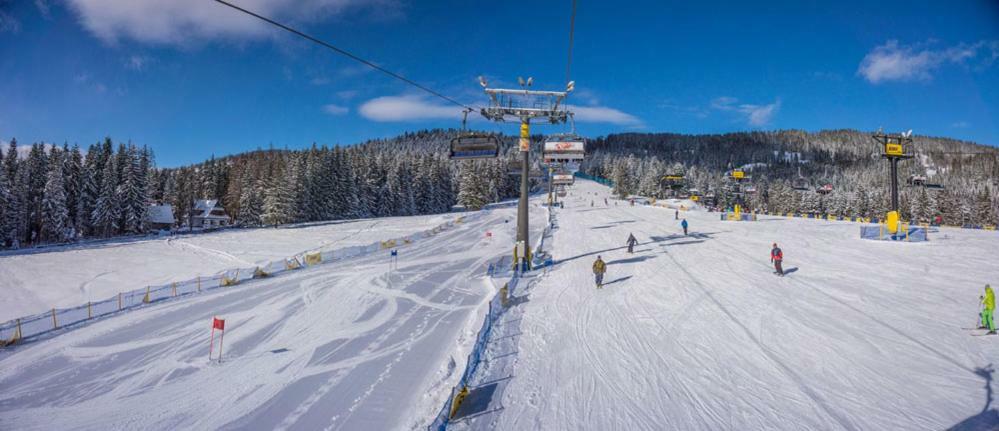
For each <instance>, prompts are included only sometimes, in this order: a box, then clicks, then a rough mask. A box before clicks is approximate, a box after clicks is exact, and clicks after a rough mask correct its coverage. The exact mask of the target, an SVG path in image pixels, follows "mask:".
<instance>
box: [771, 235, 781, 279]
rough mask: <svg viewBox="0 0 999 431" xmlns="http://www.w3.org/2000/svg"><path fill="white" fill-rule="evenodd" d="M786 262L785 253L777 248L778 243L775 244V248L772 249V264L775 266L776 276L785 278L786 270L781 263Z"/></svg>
mask: <svg viewBox="0 0 999 431" xmlns="http://www.w3.org/2000/svg"><path fill="white" fill-rule="evenodd" d="M782 261H784V252H782V251H781V250H780V247H777V243H776V242H775V243H774V248H772V249H770V262H773V264H774V274H777V275H779V276H781V277H783V276H784V268H782V267H781V262H782Z"/></svg>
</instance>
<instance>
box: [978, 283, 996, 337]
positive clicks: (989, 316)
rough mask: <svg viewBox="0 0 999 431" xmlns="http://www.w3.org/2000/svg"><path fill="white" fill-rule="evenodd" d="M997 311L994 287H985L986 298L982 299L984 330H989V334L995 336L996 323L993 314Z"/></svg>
mask: <svg viewBox="0 0 999 431" xmlns="http://www.w3.org/2000/svg"><path fill="white" fill-rule="evenodd" d="M995 311H996V294H995V292H993V291H992V286H989V285H988V284H986V285H985V296H983V297H982V313H981V315H982V326H981V328H982V329H988V330H989V334H993V335H995V333H996V322H995V317H994V316H993V314H994V313H995Z"/></svg>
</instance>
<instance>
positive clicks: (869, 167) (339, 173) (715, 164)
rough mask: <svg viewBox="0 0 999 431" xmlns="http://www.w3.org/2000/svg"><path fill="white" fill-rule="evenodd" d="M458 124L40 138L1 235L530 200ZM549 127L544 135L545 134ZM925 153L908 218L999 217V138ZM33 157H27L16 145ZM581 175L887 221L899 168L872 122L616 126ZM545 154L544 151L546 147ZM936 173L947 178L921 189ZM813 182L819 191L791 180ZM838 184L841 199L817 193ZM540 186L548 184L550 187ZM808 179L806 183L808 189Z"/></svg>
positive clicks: (14, 242)
mask: <svg viewBox="0 0 999 431" xmlns="http://www.w3.org/2000/svg"><path fill="white" fill-rule="evenodd" d="M456 133H458V132H457V131H455V130H424V131H418V132H413V133H406V134H404V135H401V136H398V137H395V138H391V139H379V140H371V141H368V142H365V143H362V144H358V145H352V146H344V147H341V146H335V147H329V146H319V145H313V146H312V147H311V148H307V149H304V150H287V149H266V150H256V151H252V152H248V153H243V154H238V155H232V156H226V157H219V158H215V157H213V158H211V159H209V160H207V161H204V162H201V163H196V164H192V165H188V166H181V167H172V168H158V167H156V165H155V160H154V156H153V153H152V151H151V150H149V149H148V148H145V147H139V146H136V145H133V144H131V143H117V144H116V143H115V142H114V141H113V140H112V139H111V138H106V139H104V140H103V141H101V142H98V143H95V144H93V145H90V146H89V147H87V148H86V149H82V148H80V147H79V146H76V145H74V146H68V145H63V146H61V147H58V146H51V145H43V144H40V143H36V144H33V145H31V146H30V150H29V151H24V150H23V149H21V150H20V151H19V150H18V145H19V144H18V143H17V141H16V140H15V139H12V140H11V141H10V143H9V145H8V147H7V148H6V149H4V151H2V155H0V167H2V172H0V244H2V245H3V246H4V247H8V248H16V247H23V246H28V245H36V244H49V243H60V242H68V241H77V240H81V239H88V238H107V237H113V236H119V235H130V234H142V233H145V232H146V231H147V227H146V223H145V222H144V221H145V220H146V217H147V212H148V211H149V205H150V204H170V205H171V206H172V208H173V214H174V217H175V220H174V221H175V226H178V227H180V226H184V225H185V223H186V221H187V214H189V213H190V210H191V207H192V205H193V203H194V201H195V200H199V199H217V200H219V202H220V203H221V205H222V206H223V207H224V208H225V211H226V214H227V215H228V216H229V217H230V218H231V220H232V222H233V224H234V225H237V226H245V227H253V226H272V225H281V224H287V223H298V222H312V221H325V220H338V219H352V218H366V217H386V216H408V215H419V214H433V213H441V212H447V211H450V210H451V209H452V208H453V207H454V206H455V205H461V206H463V207H465V208H468V209H477V208H481V207H482V206H483V205H485V204H488V203H491V202H497V201H499V200H503V199H508V198H511V197H515V196H516V195H517V193H518V190H519V189H518V185H519V183H518V181H519V177H517V176H512V175H509V172H510V171H511V170H518V169H519V168H516V167H515V166H516V162H515V160H516V158H515V156H516V153H515V149H514V146H513V142H514V140H513V139H512V138H510V137H504V139H503V140H502V141H503V149H502V151H501V157H500V158H498V159H493V160H480V161H451V160H448V157H447V150H448V142H449V141H450V139H451V138H452V137H454V136H455V134H456ZM542 139H543V137H541V136H538V137H536V141H541V140H542ZM914 150H915V153H916V154H917V157H916V158H914V159H911V160H906V161H904V162H902V164H901V165H900V170H899V177H900V183H901V185H902V187H901V190H902V191H901V196H900V206H901V208H900V210H901V212H902V215H903V217H904V218H905V219H908V220H914V221H919V222H928V221H932V220H935V219H937V218H938V217H939V219H940V220H941V221H942V222H943V223H944V224H950V225H969V224H970V225H995V224H996V222H997V219H999V195H997V189H999V183H997V180H999V164H997V154H999V151H997V150H996V149H995V148H993V147H988V146H982V145H977V144H974V143H969V142H963V141H957V140H952V139H947V138H934V137H923V136H916V137H915V140H914ZM19 152H20V154H22V156H21V157H16V156H14V155H17V154H19ZM587 152H588V159H587V160H586V161H585V162H584V163H583V165H582V170H583V171H584V172H586V173H588V174H591V175H597V176H601V177H605V178H609V179H611V180H612V181H614V183H615V192H616V193H618V194H619V195H622V196H627V195H631V194H635V195H642V196H654V197H655V196H658V197H662V196H665V191H664V190H663V188H662V186H661V182H660V180H661V179H662V177H663V176H664V175H667V174H676V173H682V174H683V175H684V177H685V186H686V188H687V189H696V190H699V191H700V193H702V194H708V193H710V194H712V195H714V196H715V197H716V200H717V206H718V207H727V206H729V205H731V204H732V203H733V202H734V199H735V197H734V196H732V195H731V194H729V193H728V191H729V188H728V187H727V185H726V181H727V180H726V179H725V175H726V172H728V171H729V170H731V169H732V168H744V169H746V171H747V172H748V173H749V175H751V177H752V178H751V180H750V181H749V183H750V184H751V185H752V186H753V187H755V192H754V193H749V194H747V195H746V198H745V200H744V204H745V205H746V206H747V207H749V208H750V209H752V210H757V211H777V212H782V213H783V212H789V211H800V212H809V213H821V214H833V215H842V216H867V217H877V216H879V215H880V214H884V212H886V211H887V207H888V167H887V163H886V162H885V161H884V160H882V159H881V158H880V156H879V155H880V153H879V148H878V147H877V145H876V144H875V143H874V142H873V140H872V139H871V137H870V134H869V133H864V132H858V131H852V130H835V131H822V132H816V133H808V132H802V131H796V130H788V131H773V132H741V133H730V134H722V135H677V134H667V133H657V134H637V133H628V134H614V135H609V136H606V137H600V138H597V139H594V140H591V141H589V142H588V143H587ZM534 155H535V157H537V156H538V155H537V154H536V152H535V153H534ZM910 177H926V179H927V181H928V182H932V183H934V184H939V185H941V186H943V188H942V189H935V188H934V189H930V188H926V187H920V186H909V185H907V182H906V179H907V178H910ZM801 183H807V184H808V185H809V189H808V190H799V189H795V188H792V184H799V185H800V184H801ZM825 184H829V185H832V187H833V191H832V192H831V193H829V194H819V193H816V192H815V191H814V189H815V188H816V187H818V186H819V185H825ZM533 186H534V187H538V186H540V184H538V183H534V184H533ZM799 188H800V187H799Z"/></svg>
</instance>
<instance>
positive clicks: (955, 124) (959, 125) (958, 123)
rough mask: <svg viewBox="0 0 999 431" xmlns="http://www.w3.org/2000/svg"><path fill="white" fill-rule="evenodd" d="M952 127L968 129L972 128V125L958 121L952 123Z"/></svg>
mask: <svg viewBox="0 0 999 431" xmlns="http://www.w3.org/2000/svg"><path fill="white" fill-rule="evenodd" d="M950 127H953V128H955V129H967V128H968V127H971V123H969V122H967V121H956V122H954V123H951V125H950Z"/></svg>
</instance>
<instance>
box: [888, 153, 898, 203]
mask: <svg viewBox="0 0 999 431" xmlns="http://www.w3.org/2000/svg"><path fill="white" fill-rule="evenodd" d="M888 160H889V161H890V162H891V210H892V211H898V159H897V158H894V157H892V158H890V159H888Z"/></svg>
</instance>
